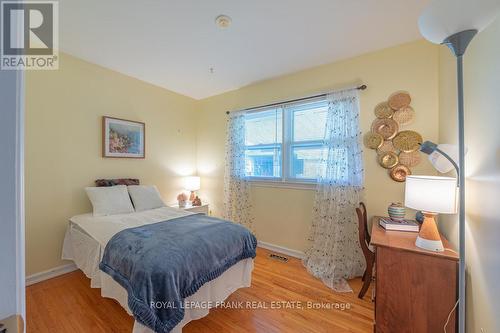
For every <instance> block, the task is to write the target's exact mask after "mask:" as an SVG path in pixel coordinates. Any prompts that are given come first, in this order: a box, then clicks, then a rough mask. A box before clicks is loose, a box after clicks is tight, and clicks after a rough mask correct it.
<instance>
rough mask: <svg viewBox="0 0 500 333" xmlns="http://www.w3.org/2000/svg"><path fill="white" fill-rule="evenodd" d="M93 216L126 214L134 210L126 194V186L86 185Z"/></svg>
mask: <svg viewBox="0 0 500 333" xmlns="http://www.w3.org/2000/svg"><path fill="white" fill-rule="evenodd" d="M85 192H87V196H88V197H89V200H90V202H91V203H92V207H93V208H94V216H106V215H116V214H128V213H133V212H134V207H133V206H132V202H131V201H130V197H129V195H128V191H127V186H125V185H118V186H111V187H86V188H85Z"/></svg>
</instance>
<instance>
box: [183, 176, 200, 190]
mask: <svg viewBox="0 0 500 333" xmlns="http://www.w3.org/2000/svg"><path fill="white" fill-rule="evenodd" d="M184 188H185V189H186V190H188V191H198V190H199V189H200V177H198V176H189V177H186V178H184Z"/></svg>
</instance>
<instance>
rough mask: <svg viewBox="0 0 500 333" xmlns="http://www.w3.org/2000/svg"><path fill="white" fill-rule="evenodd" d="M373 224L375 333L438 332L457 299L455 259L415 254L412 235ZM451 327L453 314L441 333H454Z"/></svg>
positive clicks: (442, 254) (447, 253)
mask: <svg viewBox="0 0 500 333" xmlns="http://www.w3.org/2000/svg"><path fill="white" fill-rule="evenodd" d="M379 218H380V217H374V218H373V219H372V223H373V225H372V233H371V243H372V245H374V246H375V249H376V298H375V325H376V326H375V332H377V333H392V332H394V333H405V332H411V333H434V332H443V326H444V324H445V322H446V318H447V317H448V314H449V313H450V311H451V309H452V308H453V306H454V305H455V302H456V301H457V299H458V294H457V274H458V255H457V253H455V252H453V251H450V250H445V251H444V252H431V251H426V250H423V249H420V248H418V247H416V246H415V240H416V238H417V233H412V232H399V231H385V230H384V229H383V228H382V227H380V225H379V223H378V222H379ZM441 239H442V241H443V245H444V247H445V248H448V249H449V248H451V245H450V244H449V242H448V241H447V240H446V239H445V238H444V237H443V236H441ZM455 323H456V320H455V312H454V313H453V314H452V316H451V318H450V322H449V323H448V326H447V330H446V332H449V333H450V332H455V331H456V329H455V326H456V325H455Z"/></svg>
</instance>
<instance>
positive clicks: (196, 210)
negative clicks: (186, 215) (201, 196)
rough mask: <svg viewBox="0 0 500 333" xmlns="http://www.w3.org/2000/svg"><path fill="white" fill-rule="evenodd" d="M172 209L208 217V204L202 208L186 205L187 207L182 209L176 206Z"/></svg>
mask: <svg viewBox="0 0 500 333" xmlns="http://www.w3.org/2000/svg"><path fill="white" fill-rule="evenodd" d="M172 207H173V208H177V209H184V210H187V211H188V212H192V213H202V214H205V215H208V204H203V205H201V206H192V205H186V207H181V208H180V207H179V205H175V206H172Z"/></svg>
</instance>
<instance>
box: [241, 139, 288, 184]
mask: <svg viewBox="0 0 500 333" xmlns="http://www.w3.org/2000/svg"><path fill="white" fill-rule="evenodd" d="M245 174H246V175H247V177H264V178H271V177H281V149H280V148H278V147H271V148H251V149H247V150H246V151H245Z"/></svg>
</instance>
